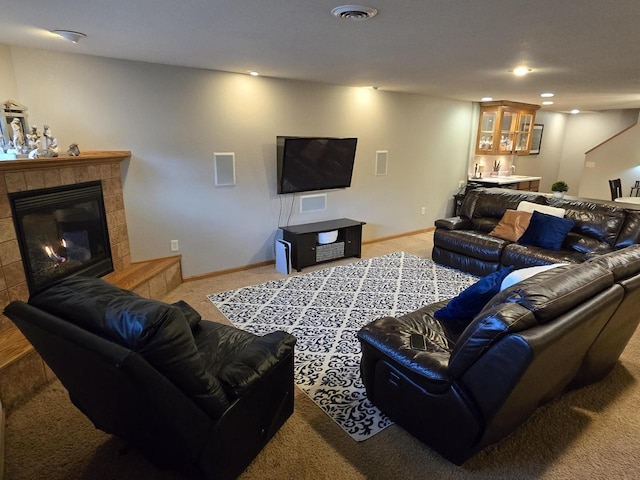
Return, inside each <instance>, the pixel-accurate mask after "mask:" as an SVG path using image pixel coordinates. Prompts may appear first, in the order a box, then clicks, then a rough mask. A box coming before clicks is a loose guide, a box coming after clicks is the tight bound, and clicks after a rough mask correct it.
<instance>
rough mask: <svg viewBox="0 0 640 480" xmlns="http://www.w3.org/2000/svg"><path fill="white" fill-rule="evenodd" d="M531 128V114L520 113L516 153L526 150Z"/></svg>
mask: <svg viewBox="0 0 640 480" xmlns="http://www.w3.org/2000/svg"><path fill="white" fill-rule="evenodd" d="M532 127H533V114H532V113H521V114H520V120H519V122H518V141H517V142H516V151H522V150H528V149H529V139H530V137H531V128H532Z"/></svg>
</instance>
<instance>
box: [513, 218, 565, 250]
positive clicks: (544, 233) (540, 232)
mask: <svg viewBox="0 0 640 480" xmlns="http://www.w3.org/2000/svg"><path fill="white" fill-rule="evenodd" d="M575 224H576V222H574V221H573V220H569V219H568V218H560V217H554V216H553V215H547V214H546V213H541V212H533V215H531V220H530V221H529V226H528V227H527V229H526V230H525V231H524V233H523V234H522V236H521V237H520V238H519V239H518V243H519V244H521V245H532V246H534V247H541V248H546V249H549V250H556V251H557V250H560V248H561V247H562V242H564V239H565V238H567V235H568V233H569V232H570V231H571V229H572V228H573V226H574V225H575Z"/></svg>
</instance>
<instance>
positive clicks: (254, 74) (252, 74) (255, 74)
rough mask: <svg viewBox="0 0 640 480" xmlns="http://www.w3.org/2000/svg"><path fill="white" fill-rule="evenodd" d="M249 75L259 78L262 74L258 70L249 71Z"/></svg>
mask: <svg viewBox="0 0 640 480" xmlns="http://www.w3.org/2000/svg"><path fill="white" fill-rule="evenodd" d="M249 75H251V76H252V77H257V76H258V75H260V72H258V71H256V70H249Z"/></svg>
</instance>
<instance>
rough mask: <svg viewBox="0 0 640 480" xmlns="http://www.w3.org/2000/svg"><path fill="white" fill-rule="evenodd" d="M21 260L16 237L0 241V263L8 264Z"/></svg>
mask: <svg viewBox="0 0 640 480" xmlns="http://www.w3.org/2000/svg"><path fill="white" fill-rule="evenodd" d="M21 260H22V257H21V256H20V246H19V245H18V240H17V239H15V240H9V241H7V242H2V243H0V264H2V265H8V264H9V263H13V262H19V261H21Z"/></svg>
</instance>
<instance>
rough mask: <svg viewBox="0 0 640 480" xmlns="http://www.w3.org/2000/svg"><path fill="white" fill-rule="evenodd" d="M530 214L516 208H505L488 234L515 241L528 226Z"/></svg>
mask: <svg viewBox="0 0 640 480" xmlns="http://www.w3.org/2000/svg"><path fill="white" fill-rule="evenodd" d="M530 220H531V214H530V213H529V212H519V211H517V210H507V211H506V212H504V215H503V216H502V218H501V219H500V221H499V222H498V225H496V226H495V228H494V229H493V230H491V232H489V235H491V236H492V237H498V238H502V239H504V240H509V241H510V242H517V241H518V239H519V238H520V237H521V236H522V234H523V233H524V232H525V230H526V229H527V227H528V226H529V221H530Z"/></svg>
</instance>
